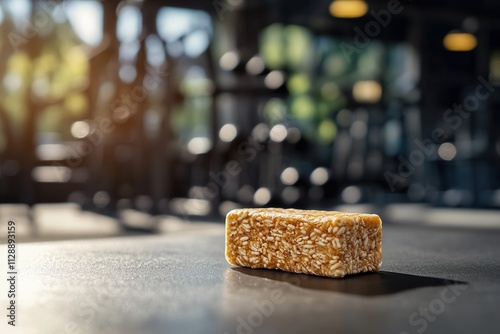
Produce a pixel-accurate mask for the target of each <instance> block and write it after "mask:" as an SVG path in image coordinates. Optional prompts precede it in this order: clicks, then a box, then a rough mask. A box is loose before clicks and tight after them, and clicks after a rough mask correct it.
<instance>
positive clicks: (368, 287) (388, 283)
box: [231, 267, 467, 297]
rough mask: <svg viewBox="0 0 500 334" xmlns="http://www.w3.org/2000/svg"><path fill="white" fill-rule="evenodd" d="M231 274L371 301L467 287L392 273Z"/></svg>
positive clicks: (242, 270) (247, 270)
mask: <svg viewBox="0 0 500 334" xmlns="http://www.w3.org/2000/svg"><path fill="white" fill-rule="evenodd" d="M231 270H234V271H237V272H239V273H241V274H244V275H249V276H253V277H260V278H265V279H270V280H273V281H279V282H286V283H289V284H291V285H293V286H296V287H299V288H303V289H311V290H321V291H333V292H341V293H346V294H355V295H361V296H369V297H373V296H381V295H388V294H394V293H398V292H403V291H406V290H412V289H417V288H422V287H439V286H447V285H455V284H467V283H466V282H461V281H455V280H449V279H442V278H434V277H426V276H416V275H409V274H401V273H394V272H388V271H379V272H376V273H367V274H357V275H348V276H346V277H344V278H327V277H319V276H314V275H305V274H294V273H287V272H283V271H279V270H268V269H250V268H244V267H235V268H234V267H233V268H231Z"/></svg>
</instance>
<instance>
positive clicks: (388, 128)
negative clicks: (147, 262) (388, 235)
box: [0, 0, 500, 225]
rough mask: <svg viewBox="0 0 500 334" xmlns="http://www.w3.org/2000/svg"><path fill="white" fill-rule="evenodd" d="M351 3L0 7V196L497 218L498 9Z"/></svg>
mask: <svg viewBox="0 0 500 334" xmlns="http://www.w3.org/2000/svg"><path fill="white" fill-rule="evenodd" d="M337 2H350V1H342V0H341V1H337ZM355 2H356V1H355ZM358 2H359V1H358ZM363 3H364V4H365V5H367V8H368V9H367V12H366V14H364V15H362V16H361V17H358V18H339V17H335V16H334V15H332V13H330V6H331V2H330V1H286V0H266V1H265V0H252V1H249V0H247V1H244V0H217V1H192V0H183V1H167V0H165V1H160V0H144V1H141V0H137V1H117V0H106V1H92V0H88V1H37V0H32V1H29V0H23V1H1V2H0V8H1V13H2V15H1V23H0V35H1V36H2V38H1V46H0V78H2V81H1V84H2V89H1V90H0V202H1V203H4V204H23V205H27V207H28V208H30V207H34V206H35V204H39V203H66V202H72V203H76V204H78V207H79V208H82V209H84V210H87V211H94V212H98V213H101V214H105V215H110V216H119V215H120V212H123V211H124V210H132V211H135V212H139V213H141V212H142V213H145V214H147V215H148V217H149V216H153V217H154V216H158V215H172V216H179V217H183V218H186V217H190V216H196V217H198V218H203V217H209V218H210V219H213V218H214V217H220V216H221V215H224V214H225V213H227V212H228V211H229V210H230V209H232V208H237V207H243V206H245V207H246V206H280V207H302V208H325V209H332V208H336V207H339V205H344V204H349V205H351V204H360V203H361V204H363V203H364V204H369V205H372V206H374V207H375V208H377V209H380V208H384V207H386V206H388V205H393V204H395V203H396V204H411V203H419V205H421V206H419V207H418V208H426V209H428V208H431V207H450V208H457V207H462V208H469V209H479V208H481V209H487V210H488V212H489V214H490V215H493V217H495V216H497V213H496V211H492V210H491V209H493V210H497V209H498V208H499V207H500V179H499V173H498V169H499V166H500V163H499V162H500V135H499V131H498V128H499V126H498V124H499V121H500V116H499V115H500V113H499V110H498V109H499V107H500V105H499V102H500V92H499V90H498V86H497V85H496V83H497V82H500V53H499V51H500V21H499V20H498V17H499V14H500V3H499V2H497V1H492V0H476V1H466V0H461V1H408V0H403V1H401V2H400V3H399V2H386V1H374V0H370V1H367V2H366V3H365V2H363ZM391 6H394V7H391ZM389 10H393V13H391V12H390V11H389ZM456 33H461V34H462V35H458V39H459V43H460V42H464V38H465V43H466V44H467V43H468V46H467V45H466V46H465V47H466V48H469V49H470V50H468V51H450V50H448V49H449V48H453V45H452V46H451V47H450V46H449V45H448V46H447V45H445V44H446V43H444V42H445V41H446V38H448V37H450V36H451V35H453V34H455V37H457V35H456ZM450 34H451V35H450ZM464 34H467V35H465V37H464ZM451 37H453V36H451ZM455 41H456V40H455ZM471 43H472V44H471ZM454 46H455V47H457V45H456V44H455V45H454ZM458 47H460V45H459V46H458ZM462 47H463V46H462ZM447 48H448V49H447ZM478 87H479V88H478ZM478 89H479V90H478ZM478 92H479V93H480V94H479V93H478ZM478 94H479V95H478ZM467 103H469V104H468V105H467ZM460 104H465V106H464V108H465V107H467V108H469V109H466V110H465V109H462V113H459V112H458V111H453V109H454V108H455V107H456V105H460ZM464 110H465V111H464ZM467 110H470V111H467ZM490 210H491V211H490ZM449 212H452V213H453V212H455V211H449ZM405 214H406V215H407V216H408V215H411V211H408V212H406V213H405ZM403 216H404V215H403ZM449 217H451V216H449ZM198 218H197V219H198ZM34 219H35V220H36V215H35V217H34ZM217 219H219V218H217ZM449 219H452V218H449ZM219 220H220V219H219ZM497 221H498V218H497ZM469 224H471V225H473V224H475V222H474V221H469Z"/></svg>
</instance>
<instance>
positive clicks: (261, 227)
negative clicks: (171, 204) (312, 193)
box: [226, 208, 382, 277]
mask: <svg viewBox="0 0 500 334" xmlns="http://www.w3.org/2000/svg"><path fill="white" fill-rule="evenodd" d="M226 259H227V261H228V262H229V263H230V264H233V265H240V266H245V267H251V268H269V269H281V270H284V271H290V272H296V273H305V274H314V275H319V276H328V277H344V276H345V275H347V274H356V273H360V272H368V271H377V270H379V269H380V265H381V262H382V221H381V220H380V217H379V216H377V215H371V214H357V213H345V212H338V211H318V210H297V209H276V208H266V209H238V210H233V211H231V212H229V213H228V214H227V216H226Z"/></svg>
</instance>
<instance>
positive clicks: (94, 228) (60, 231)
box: [0, 203, 222, 243]
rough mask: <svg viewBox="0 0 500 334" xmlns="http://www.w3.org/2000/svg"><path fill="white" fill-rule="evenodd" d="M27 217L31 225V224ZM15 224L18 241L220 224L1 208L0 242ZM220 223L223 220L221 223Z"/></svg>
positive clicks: (75, 209)
mask: <svg viewBox="0 0 500 334" xmlns="http://www.w3.org/2000/svg"><path fill="white" fill-rule="evenodd" d="M30 214H31V215H32V217H34V222H31V221H30ZM9 220H12V221H14V222H15V223H16V236H17V238H18V241H20V242H37V241H53V240H70V239H88V238H104V237H119V236H127V235H138V234H145V233H159V234H161V233H172V232H182V231H186V230H191V229H213V228H220V226H221V224H220V223H207V222H200V221H193V220H188V219H187V218H185V219H182V218H178V217H171V216H157V217H152V216H150V215H148V214H145V213H141V212H137V211H132V210H126V211H123V212H122V213H121V214H120V217H119V219H118V218H114V217H109V216H105V215H101V214H97V213H94V212H89V211H82V210H81V209H80V207H79V206H78V205H76V204H68V203H64V204H39V205H36V206H35V207H34V208H33V210H32V212H31V213H30V210H29V209H28V207H27V206H25V205H7V204H5V205H0V243H5V241H6V238H5V235H6V233H7V223H8V221H9ZM221 222H222V221H221Z"/></svg>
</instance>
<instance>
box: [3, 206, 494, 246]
mask: <svg viewBox="0 0 500 334" xmlns="http://www.w3.org/2000/svg"><path fill="white" fill-rule="evenodd" d="M333 209H334V210H339V211H347V212H366V213H377V214H379V215H380V216H381V217H382V220H383V221H384V223H401V224H405V223H407V224H421V225H429V226H446V227H458V228H472V229H497V230H498V229H500V211H498V210H477V209H475V210H472V209H446V208H432V207H429V206H426V205H423V204H391V205H386V206H376V205H372V204H359V205H342V206H337V207H334V208H333ZM30 215H31V217H33V220H34V222H31V220H30ZM9 220H13V221H15V222H16V233H17V236H18V238H19V239H20V241H21V242H34V241H52V240H69V239H86V238H104V237H118V236H127V235H138V234H151V233H159V234H161V233H172V232H181V231H186V230H191V229H220V228H221V225H222V224H223V223H224V218H223V217H219V218H217V219H213V220H211V221H200V220H196V219H193V218H188V217H176V216H151V215H149V214H147V213H143V212H138V211H134V210H123V211H121V212H120V214H119V216H118V217H113V216H107V215H102V214H98V213H95V212H91V211H84V210H81V208H80V207H79V206H78V205H76V204H71V203H62V204H39V205H36V206H35V207H34V208H33V210H31V211H30V210H29V209H28V207H27V206H25V205H11V204H3V205H0V244H1V243H5V241H6V238H5V237H4V236H5V235H6V231H7V223H8V221H9Z"/></svg>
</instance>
